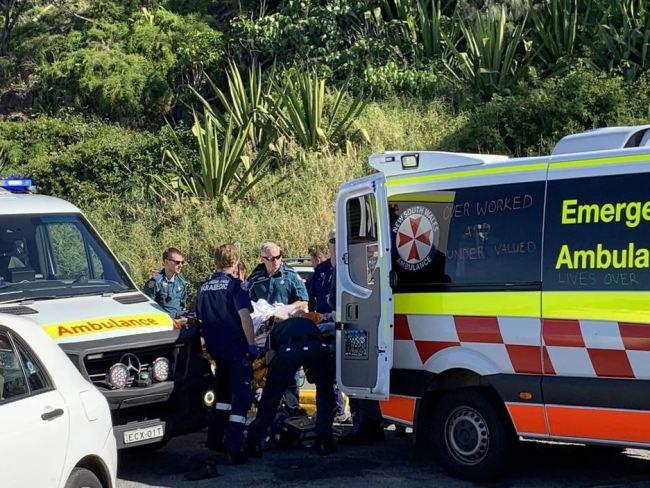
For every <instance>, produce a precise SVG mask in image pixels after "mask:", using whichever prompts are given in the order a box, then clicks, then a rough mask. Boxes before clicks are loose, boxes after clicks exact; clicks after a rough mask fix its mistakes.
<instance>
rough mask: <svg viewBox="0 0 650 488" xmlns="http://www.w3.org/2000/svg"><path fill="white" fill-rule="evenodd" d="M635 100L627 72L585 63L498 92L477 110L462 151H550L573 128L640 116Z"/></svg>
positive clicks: (464, 132) (464, 136)
mask: <svg viewBox="0 0 650 488" xmlns="http://www.w3.org/2000/svg"><path fill="white" fill-rule="evenodd" d="M633 105H636V102H635V101H634V100H630V97H629V93H628V88H627V87H626V85H625V83H624V81H623V79H622V78H620V77H610V76H607V75H604V74H598V73H595V72H593V71H591V70H588V69H579V70H577V71H573V72H571V73H569V74H568V75H566V76H564V77H561V78H550V79H548V80H546V81H544V82H542V83H541V84H540V86H538V87H535V88H523V89H522V90H521V91H520V93H518V94H516V95H512V96H507V97H502V96H495V97H494V98H493V99H492V100H491V101H490V102H488V103H486V104H485V105H483V106H481V107H479V108H478V109H477V110H476V111H475V112H474V113H473V114H472V115H471V117H470V119H469V121H468V123H467V125H466V126H465V127H464V128H463V129H461V134H460V135H459V136H458V139H457V144H458V146H459V150H461V151H482V152H501V153H506V154H514V155H537V154H548V153H549V152H550V151H551V150H552V149H553V146H554V145H555V144H556V143H557V141H558V140H559V139H560V138H561V137H563V136H565V135H567V134H570V133H573V132H579V131H583V130H587V129H592V128H595V127H603V126H608V125H615V124H618V123H621V122H622V121H628V122H630V121H634V120H635V117H636V116H637V114H635V112H634V109H633V108H632V107H633Z"/></svg>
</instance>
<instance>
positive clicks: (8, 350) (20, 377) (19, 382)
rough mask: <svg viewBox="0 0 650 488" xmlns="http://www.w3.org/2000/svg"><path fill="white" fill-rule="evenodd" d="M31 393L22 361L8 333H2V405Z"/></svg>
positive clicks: (0, 389) (0, 385) (0, 400)
mask: <svg viewBox="0 0 650 488" xmlns="http://www.w3.org/2000/svg"><path fill="white" fill-rule="evenodd" d="M28 393H29V388H28V386H27V380H26V378H25V374H24V372H23V368H22V366H21V364H20V359H19V357H18V354H16V350H15V349H14V346H13V343H12V341H11V340H10V339H9V335H8V334H7V333H6V332H2V331H0V405H1V404H2V403H5V402H7V401H10V400H14V399H16V398H18V397H21V396H25V395H27V394H28Z"/></svg>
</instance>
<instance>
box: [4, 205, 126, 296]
mask: <svg viewBox="0 0 650 488" xmlns="http://www.w3.org/2000/svg"><path fill="white" fill-rule="evenodd" d="M132 289H133V284H132V282H131V280H130V279H129V278H128V276H127V275H126V274H125V273H124V271H123V270H122V268H121V267H120V266H119V265H118V264H117V262H116V261H115V259H114V257H113V256H112V255H111V253H110V252H109V251H108V249H107V248H106V246H105V245H104V244H103V243H102V242H101V240H100V239H99V238H98V236H97V235H96V234H95V233H94V232H93V230H92V229H91V228H90V226H89V225H88V224H87V223H86V221H85V220H84V219H83V217H82V216H81V215H78V214H61V215H0V303H2V302H8V301H17V300H23V299H30V300H38V299H51V298H62V297H68V296H78V295H96V294H102V293H110V292H121V291H127V290H132Z"/></svg>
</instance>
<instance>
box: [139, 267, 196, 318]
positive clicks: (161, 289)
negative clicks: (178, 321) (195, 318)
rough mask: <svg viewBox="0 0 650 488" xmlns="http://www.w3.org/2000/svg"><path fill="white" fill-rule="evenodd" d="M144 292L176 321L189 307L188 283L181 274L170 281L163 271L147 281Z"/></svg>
mask: <svg viewBox="0 0 650 488" xmlns="http://www.w3.org/2000/svg"><path fill="white" fill-rule="evenodd" d="M142 291H143V293H144V294H145V295H147V296H148V297H151V298H152V299H153V300H154V301H155V302H156V303H157V304H158V305H160V306H161V307H162V308H163V309H164V310H165V312H167V313H168V314H169V315H171V317H172V318H174V319H175V318H177V317H178V316H180V315H181V314H182V313H183V312H184V311H185V307H186V306H187V281H185V279H184V278H183V277H182V276H181V275H179V274H176V275H174V277H173V278H172V279H171V280H168V279H167V276H165V270H164V269H163V270H161V271H160V272H159V273H157V274H155V275H154V276H152V277H151V278H150V279H149V280H147V282H146V283H145V285H144V288H143V289H142Z"/></svg>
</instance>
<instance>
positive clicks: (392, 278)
mask: <svg viewBox="0 0 650 488" xmlns="http://www.w3.org/2000/svg"><path fill="white" fill-rule="evenodd" d="M388 285H389V286H390V287H391V288H392V289H395V288H396V287H397V271H395V270H394V269H391V270H390V273H389V275H388Z"/></svg>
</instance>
